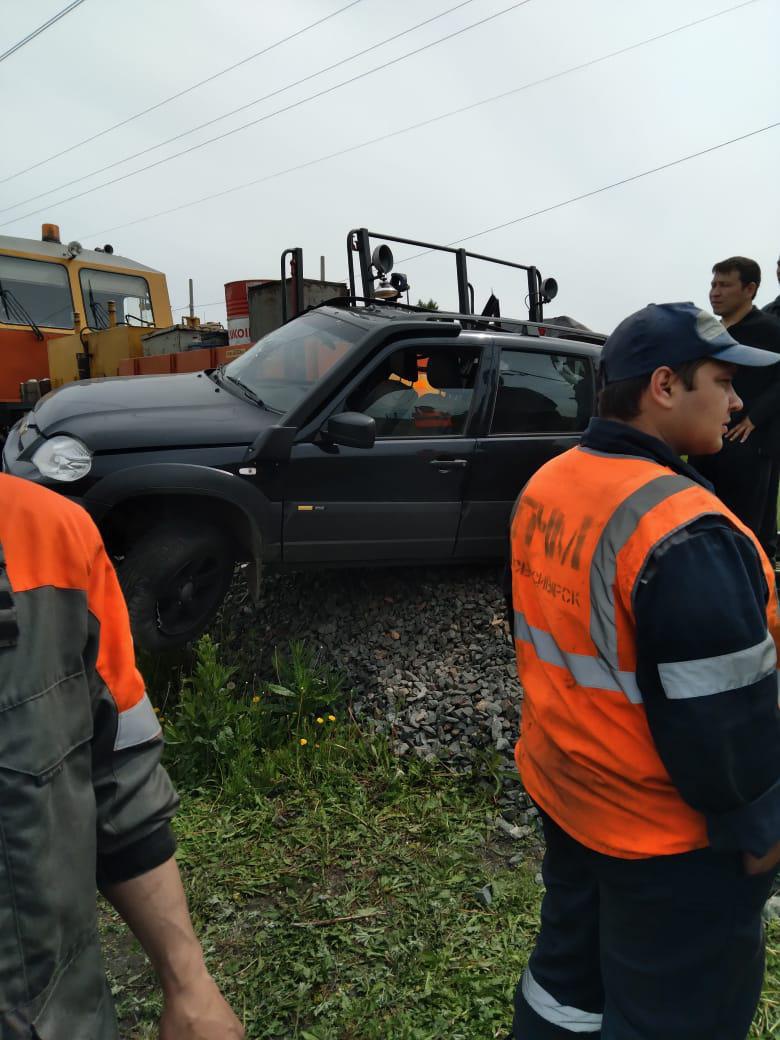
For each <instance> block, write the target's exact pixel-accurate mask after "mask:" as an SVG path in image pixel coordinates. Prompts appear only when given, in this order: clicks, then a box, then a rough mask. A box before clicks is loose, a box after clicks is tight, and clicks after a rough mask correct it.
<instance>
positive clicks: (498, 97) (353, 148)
mask: <svg viewBox="0 0 780 1040" xmlns="http://www.w3.org/2000/svg"><path fill="white" fill-rule="evenodd" d="M756 2H758V0H747V2H746V3H741V4H737V5H736V6H735V7H729V8H726V9H725V10H723V11H718V12H717V13H715V14H711V15H707V16H706V17H704V18H699V19H697V20H696V21H693V22H687V23H685V24H684V25H679V26H677V27H676V28H674V29H669V30H667V31H666V32H663V33H659V34H657V35H655V36H650V37H648V38H646V39H644V40H640V41H638V42H637V43H632V44H629V45H628V46H626V47H621V48H620V49H619V50H615V51H610V52H609V53H608V54H602V55H601V56H600V57H598V58H591V59H590V60H589V61H585V62H582V63H580V64H579V65H572V66H570V67H569V68H567V69H562V70H561V71H560V72H554V73H551V74H550V75H549V76H544V77H542V78H541V79H536V80H532V81H530V82H528V83H523V84H521V85H520V86H518V87H513V88H512V89H511V90H506V91H503V92H502V93H500V94H493V95H491V96H490V97H486V98H482V99H481V100H479V101H474V102H472V103H471V104H468V105H463V106H461V107H459V108H454V109H450V111H448V112H441V113H439V114H438V115H436V116H431V117H430V118H429V119H423V120H421V121H420V122H417V123H412V124H410V125H409V126H405V127H401V128H400V129H398V130H391V131H389V132H388V133H385V134H381V135H379V136H378V137H372V138H369V139H368V140H365V141H360V142H359V143H358V144H354V145H349V146H348V147H346V148H340V149H339V150H338V151H335V152H329V153H328V154H327V155H320V156H318V157H317V158H315V159H309V160H307V161H306V162H303V163H298V164H297V165H295V166H289V167H287V168H286V169H283V170H277V171H275V172H274V173H268V174H265V175H264V176H263V177H256V178H254V179H253V180H251V181H244V182H243V183H241V184H236V185H234V186H233V187H230V188H225V189H223V190H222V191H217V192H212V193H210V194H208V195H203V196H201V197H200V198H198V199H192V200H191V201H189V202H183V203H180V204H179V205H177V206H171V207H170V208H168V209H164V210H159V211H158V212H157V213H150V214H148V215H146V216H143V217H138V218H136V219H135V220H130V221H127V222H126V223H124V224H115V225H114V226H113V227H110V228H104V229H103V230H102V231H92V232H89V233H88V234H86V235H84V236H82V237H83V238H91V237H93V236H99V235H105V234H109V233H110V232H113V231H121V230H123V229H124V228H128V227H134V226H135V225H136V224H143V223H146V222H147V221H149V220H156V219H157V218H158V217H164V216H168V215H169V214H171V213H178V212H179V211H180V210H183V209H189V208H190V207H192V206H198V205H200V204H201V203H203V202H210V201H212V200H213V199H218V198H222V197H224V196H225V195H232V194H233V193H235V192H237V191H244V190H245V189H246V188H253V187H256V186H257V185H259V184H265V183H267V182H268V181H272V180H276V179H278V178H280V177H284V176H286V175H287V174H289V173H297V172H299V171H300V170H305V169H308V168H309V167H312V166H317V165H318V164H319V163H323V162H327V161H329V160H330V159H338V158H341V157H342V156H344V155H349V154H351V153H353V152H357V151H360V150H361V149H363V148H368V147H370V146H371V145H375V144H381V143H383V142H384V141H389V140H391V139H392V138H394V137H400V136H402V135H403V134H408V133H411V132H412V131H414V130H421V129H422V128H423V127H427V126H432V125H433V124H435V123H438V122H441V121H442V120H444V119H451V118H453V117H454V116H459V115H463V114H464V113H466V112H471V111H473V110H474V109H477V108H480V107H481V106H483V105H489V104H492V103H493V102H495V101H503V100H504V99H506V98H508V97H512V96H513V95H515V94H520V93H522V92H524V91H526V90H530V89H532V88H533V87H538V86H542V85H543V84H545V83H549V82H551V81H553V80H556V79H561V78H562V77H564V76H569V75H571V74H572V73H574V72H580V71H583V70H584V69H588V68H590V67H591V66H593V65H598V64H601V63H603V62H605V61H609V60H610V59H611V58H615V57H618V56H620V55H622V54H627V53H628V52H630V51H634V50H637V49H638V48H640V47H645V46H647V45H648V44H651V43H656V42H658V41H659V40H663V39H666V38H667V37H669V36H673V35H674V34H675V33H678V32H682V31H683V30H685V29H690V28H693V27H695V26H697V25H700V24H701V23H702V22H705V21H709V20H711V19H713V18H719V17H720V16H721V15H724V14H728V13H729V12H731V11H736V10H738V9H739V8H741V7H746V6H748V5H749V4H752V3H756Z"/></svg>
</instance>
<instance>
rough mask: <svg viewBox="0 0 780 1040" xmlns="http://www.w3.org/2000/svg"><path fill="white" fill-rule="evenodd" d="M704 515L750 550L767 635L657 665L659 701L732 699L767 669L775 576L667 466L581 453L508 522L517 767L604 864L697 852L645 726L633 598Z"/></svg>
mask: <svg viewBox="0 0 780 1040" xmlns="http://www.w3.org/2000/svg"><path fill="white" fill-rule="evenodd" d="M584 489H587V493H583V492H584ZM713 514H715V515H718V516H722V517H724V518H725V519H726V520H727V521H728V522H729V523H730V524H731V525H732V526H733V527H735V528H736V529H737V530H739V531H740V532H741V533H742V534H743V535H744V536H745V537H747V538H749V539H750V540H751V541H752V543H753V545H754V546H755V547H756V552H757V553H758V556H759V559H760V560H761V563H762V566H763V569H764V576H765V579H766V582H767V588H768V593H769V598H768V603H767V624H768V629H769V634H768V635H767V637H766V638H765V639H764V640H762V641H761V642H760V643H759V644H757V645H756V646H754V647H750V648H748V649H746V650H743V651H740V652H738V653H733V654H724V655H721V656H719V657H713V658H710V659H704V660H699V661H686V662H669V663H663V662H662V663H661V664H660V666H659V677H660V680H661V683H662V685H663V687H664V690H665V691H666V695H667V696H668V697H669V698H670V699H683V698H691V697H698V696H705V695H707V694H708V693H716V692H723V691H724V690H728V689H736V688H739V687H740V686H744V685H748V684H750V683H752V682H755V681H757V679H760V678H762V677H764V676H766V675H768V674H771V672H772V671H773V670H774V669H775V668H776V665H777V656H776V649H775V644H776V628H777V616H776V614H777V597H776V593H775V588H774V572H773V571H772V568H771V566H770V565H769V562H768V561H767V560H766V558H765V557H764V555H763V552H762V550H761V548H760V546H759V544H758V542H757V540H756V538H755V536H754V535H753V534H752V533H751V532H750V531H749V530H748V529H747V528H746V527H745V526H744V525H743V524H742V523H741V522H740V521H739V520H738V519H737V518H736V517H735V516H734V515H733V514H732V513H730V512H729V510H728V509H726V507H725V506H724V505H723V504H722V503H721V502H720V501H719V500H718V499H717V498H715V496H714V495H712V494H711V493H710V492H708V491H707V490H706V489H705V488H703V487H701V486H700V485H699V484H697V483H695V482H694V481H692V480H689V479H688V478H686V477H683V476H681V475H679V474H677V473H674V472H673V471H671V470H670V469H668V468H667V467H664V466H661V465H659V464H657V463H654V462H652V461H650V460H647V459H639V458H632V457H628V456H615V455H600V454H598V453H593V452H589V451H586V450H585V449H582V448H575V449H573V450H571V451H569V452H566V453H564V454H563V455H560V456H558V457H557V458H555V459H553V460H552V461H551V462H549V463H547V464H546V465H545V466H543V467H542V468H541V469H540V470H539V471H538V472H537V473H536V474H534V476H533V477H532V478H531V480H530V481H529V483H528V485H527V486H526V488H525V489H524V491H523V493H522V494H521V496H520V498H519V499H518V503H517V506H516V508H515V511H514V513H513V520H512V586H513V600H514V606H515V611H516V613H515V618H514V632H515V646H516V650H517V659H518V671H519V675H520V681H521V683H522V684H523V687H524V690H525V699H524V704H523V713H522V731H521V739H520V740H519V741H518V745H517V748H516V758H517V762H518V767H519V768H520V772H521V774H522V777H523V782H524V784H525V786H526V789H527V790H528V792H529V794H530V795H531V796H532V797H533V798H534V799H535V800H536V801H537V802H538V803H539V804H540V805H541V806H542V808H544V809H545V810H546V811H547V812H548V813H549V815H550V816H552V817H553V819H554V820H556V821H557V822H558V824H559V825H560V826H562V827H563V828H564V830H566V831H568V833H569V834H571V835H572V836H573V837H575V838H577V839H578V840H579V841H581V842H583V843H584V844H586V845H588V846H589V847H591V848H594V849H596V850H597V851H600V852H604V853H607V854H609V855H616V856H621V857H624V858H639V857H643V856H655V855H665V854H673V853H678V852H686V851H690V850H692V849H695V848H702V847H704V846H706V845H707V844H708V840H707V833H706V826H705V821H704V817H703V816H702V815H701V814H700V813H697V812H695V811H694V810H693V809H692V808H691V807H690V806H688V805H687V804H686V803H685V802H684V801H683V800H682V798H681V797H680V795H679V794H678V792H677V790H676V788H675V787H674V785H673V784H672V782H671V779H670V777H669V774H668V772H667V771H666V769H665V767H664V765H663V763H662V762H661V759H660V757H659V755H658V752H657V751H656V748H655V744H654V742H653V739H652V735H651V733H650V730H649V727H648V724H647V716H646V714H645V710H644V706H643V704H642V696H641V692H640V690H639V687H638V684H637V680H636V639H635V628H634V624H635V623H634V611H633V602H634V593H635V590H636V586H637V584H638V582H639V581H640V580H641V577H642V574H643V572H644V569H645V566H646V564H647V562H648V560H649V559H650V557H651V556H652V554H653V552H654V551H655V550H656V549H657V548H658V547H659V546H660V545H662V544H663V543H665V542H668V541H669V540H670V539H674V538H679V537H684V529H685V528H686V527H687V526H688V525H689V524H690V523H692V522H693V521H694V520H695V519H697V518H699V517H702V516H707V515H713Z"/></svg>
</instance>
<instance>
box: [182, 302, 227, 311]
mask: <svg viewBox="0 0 780 1040" xmlns="http://www.w3.org/2000/svg"><path fill="white" fill-rule="evenodd" d="M192 306H193V307H194V308H195V310H197V309H198V308H201V309H202V308H204V307H224V306H225V301H224V300H212V301H211V303H193V305H192ZM189 309H190V305H189V304H188V303H185V304H184V306H183V307H171V310H172V311H173V313H174V314H176V313H178V312H179V311H188V310H189Z"/></svg>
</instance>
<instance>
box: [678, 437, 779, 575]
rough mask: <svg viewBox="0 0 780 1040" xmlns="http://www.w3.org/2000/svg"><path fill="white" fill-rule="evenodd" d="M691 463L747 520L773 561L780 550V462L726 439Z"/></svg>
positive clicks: (731, 508)
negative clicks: (779, 548) (717, 448)
mask: <svg viewBox="0 0 780 1040" xmlns="http://www.w3.org/2000/svg"><path fill="white" fill-rule="evenodd" d="M689 461H690V463H691V465H693V466H695V467H696V469H697V470H698V471H699V473H701V475H702V476H703V477H706V478H707V480H709V481H710V483H711V484H712V485H713V486H714V488H715V494H716V495H717V496H718V498H719V499H720V500H721V502H723V503H724V505H727V506H728V507H729V509H730V510H731V511H732V513H736V514H737V516H738V517H739V519H740V520H741V521H742V522H743V523H744V524H746V525H747V526H748V527H749V528H750V530H751V531H753V533H754V534H755V535H756V536H757V538H758V540H759V541H760V542H761V546H762V548H763V550H764V552H765V553H766V554H767V556H768V557H769V559H770V560H771V561H772V563H774V560H775V553H776V551H777V490H778V464H777V463H776V462H775V461H774V459H771V458H770V457H769V456H768V455H764V454H763V453H760V452H759V451H758V450H757V449H756V448H754V447H751V445H750V442H749V440H748V442H747V443H746V444H732V443H731V442H730V441H724V442H723V448H722V449H721V451H719V452H718V453H717V455H696V456H693V457H692V458H691V459H690V460H689Z"/></svg>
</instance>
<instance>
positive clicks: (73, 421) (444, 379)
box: [3, 269, 601, 650]
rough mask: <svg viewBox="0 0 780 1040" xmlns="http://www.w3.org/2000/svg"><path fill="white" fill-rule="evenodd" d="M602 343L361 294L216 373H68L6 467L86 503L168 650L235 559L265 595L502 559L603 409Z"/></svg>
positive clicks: (133, 606)
mask: <svg viewBox="0 0 780 1040" xmlns="http://www.w3.org/2000/svg"><path fill="white" fill-rule="evenodd" d="M524 270H525V269H524ZM600 341H601V337H598V336H595V335H594V334H587V333H585V332H580V331H572V330H567V329H562V328H555V327H551V326H544V325H540V324H538V323H533V322H522V321H512V320H509V321H508V320H507V319H504V318H498V317H495V316H494V317H491V318H477V317H475V316H474V315H471V314H468V313H465V314H459V315H445V314H442V313H439V312H428V311H415V310H412V309H406V308H402V307H400V306H399V305H397V304H387V303H380V302H377V301H376V300H374V299H371V298H360V299H357V298H356V297H354V296H353V297H349V298H347V299H346V300H344V301H341V302H340V303H339V304H338V305H337V306H329V305H325V306H320V307H317V308H314V309H312V310H310V311H307V312H306V313H304V314H302V315H300V316H298V317H296V318H294V319H293V320H291V321H289V322H288V323H287V324H285V325H283V326H281V327H280V328H278V329H277V330H276V331H274V332H271V333H270V334H269V335H267V336H266V337H265V338H263V339H262V340H261V341H260V342H259V343H257V345H256V346H254V347H253V348H252V349H251V350H249V351H248V352H247V353H245V354H243V355H242V356H241V357H239V358H238V359H236V360H235V361H233V362H231V363H230V364H229V365H227V366H225V367H224V368H221V369H216V370H213V371H209V372H200V373H192V374H183V375H165V376H139V377H130V378H119V379H96V380H89V381H85V382H81V383H75V384H71V385H69V386H65V387H63V388H61V389H60V390H57V391H55V392H53V393H51V394H49V395H47V396H46V397H45V398H43V399H42V400H41V401H39V402H38V404H37V405H36V407H35V408H34V410H33V411H32V412H30V413H29V414H28V415H27V416H26V417H25V418H24V419H23V420H22V421H21V422H20V423H19V424H17V425H16V426H15V427H14V428H13V429H12V430H11V432H10V434H9V436H8V438H7V441H6V444H5V447H4V450H3V466H4V469H5V470H6V471H7V472H10V473H13V474H16V475H18V476H23V477H26V478H28V479H30V480H35V481H36V482H38V483H41V484H45V485H47V486H48V487H51V488H54V489H55V490H57V491H59V492H60V493H62V494H66V495H68V496H70V497H72V498H74V499H75V500H76V501H78V502H80V503H81V504H82V505H83V506H84V507H85V508H86V509H87V510H88V511H89V512H90V513H91V515H92V516H93V518H94V519H95V521H96V522H97V524H98V525H99V527H100V529H101V532H102V534H103V537H104V539H105V541H106V545H107V546H108V549H109V552H110V553H111V554H112V556H113V558H114V559H115V561H116V563H117V569H118V573H119V577H120V580H121V582H122V586H123V588H124V591H125V595H126V598H127V603H128V608H129V611H130V617H131V621H132V626H133V633H134V636H135V638H136V641H137V643H138V644H139V645H141V646H143V647H145V648H147V649H151V650H160V649H165V648H169V647H173V646H176V645H178V644H180V643H183V642H185V641H187V640H189V639H191V638H193V637H194V636H196V635H197V634H199V632H201V631H202V630H203V628H205V626H206V625H207V624H208V622H209V621H210V620H211V618H212V617H213V615H214V613H215V612H216V610H217V609H218V607H219V605H220V603H221V602H222V599H223V597H224V595H225V592H226V591H227V588H228V586H229V584H230V580H231V576H232V574H233V569H234V564H235V562H236V561H243V562H246V563H248V564H249V565H250V587H251V588H252V589H253V591H254V592H255V593H256V592H257V591H258V589H259V583H260V576H261V569H262V566H263V565H264V564H269V565H275V566H284V567H287V568H290V569H303V568H309V567H321V566H330V567H334V566H335V567H341V566H352V565H359V566H373V565H382V566H385V565H390V564H416V563H425V564H430V563H436V562H440V563H448V562H449V563H452V562H463V561H466V560H478V559H490V558H500V557H502V556H503V555H504V553H505V550H506V539H507V523H508V518H509V514H510V510H511V508H512V505H513V503H514V501H515V498H516V497H517V495H518V493H519V491H520V489H521V488H522V487H523V485H524V483H525V482H526V481H527V480H528V478H529V476H530V475H531V474H532V473H533V472H534V470H536V469H537V468H538V467H539V466H540V465H542V464H543V463H544V462H546V461H547V460H548V459H549V458H551V457H552V456H554V455H556V454H557V453H559V452H561V451H564V450H565V449H567V448H569V447H571V446H572V445H574V444H576V443H577V441H578V439H579V434H580V431H582V430H583V429H584V428H585V426H586V425H587V422H588V419H589V418H590V416H591V414H592V411H593V402H594V392H595V367H596V363H597V360H598V354H599V345H598V344H599V342H600Z"/></svg>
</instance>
